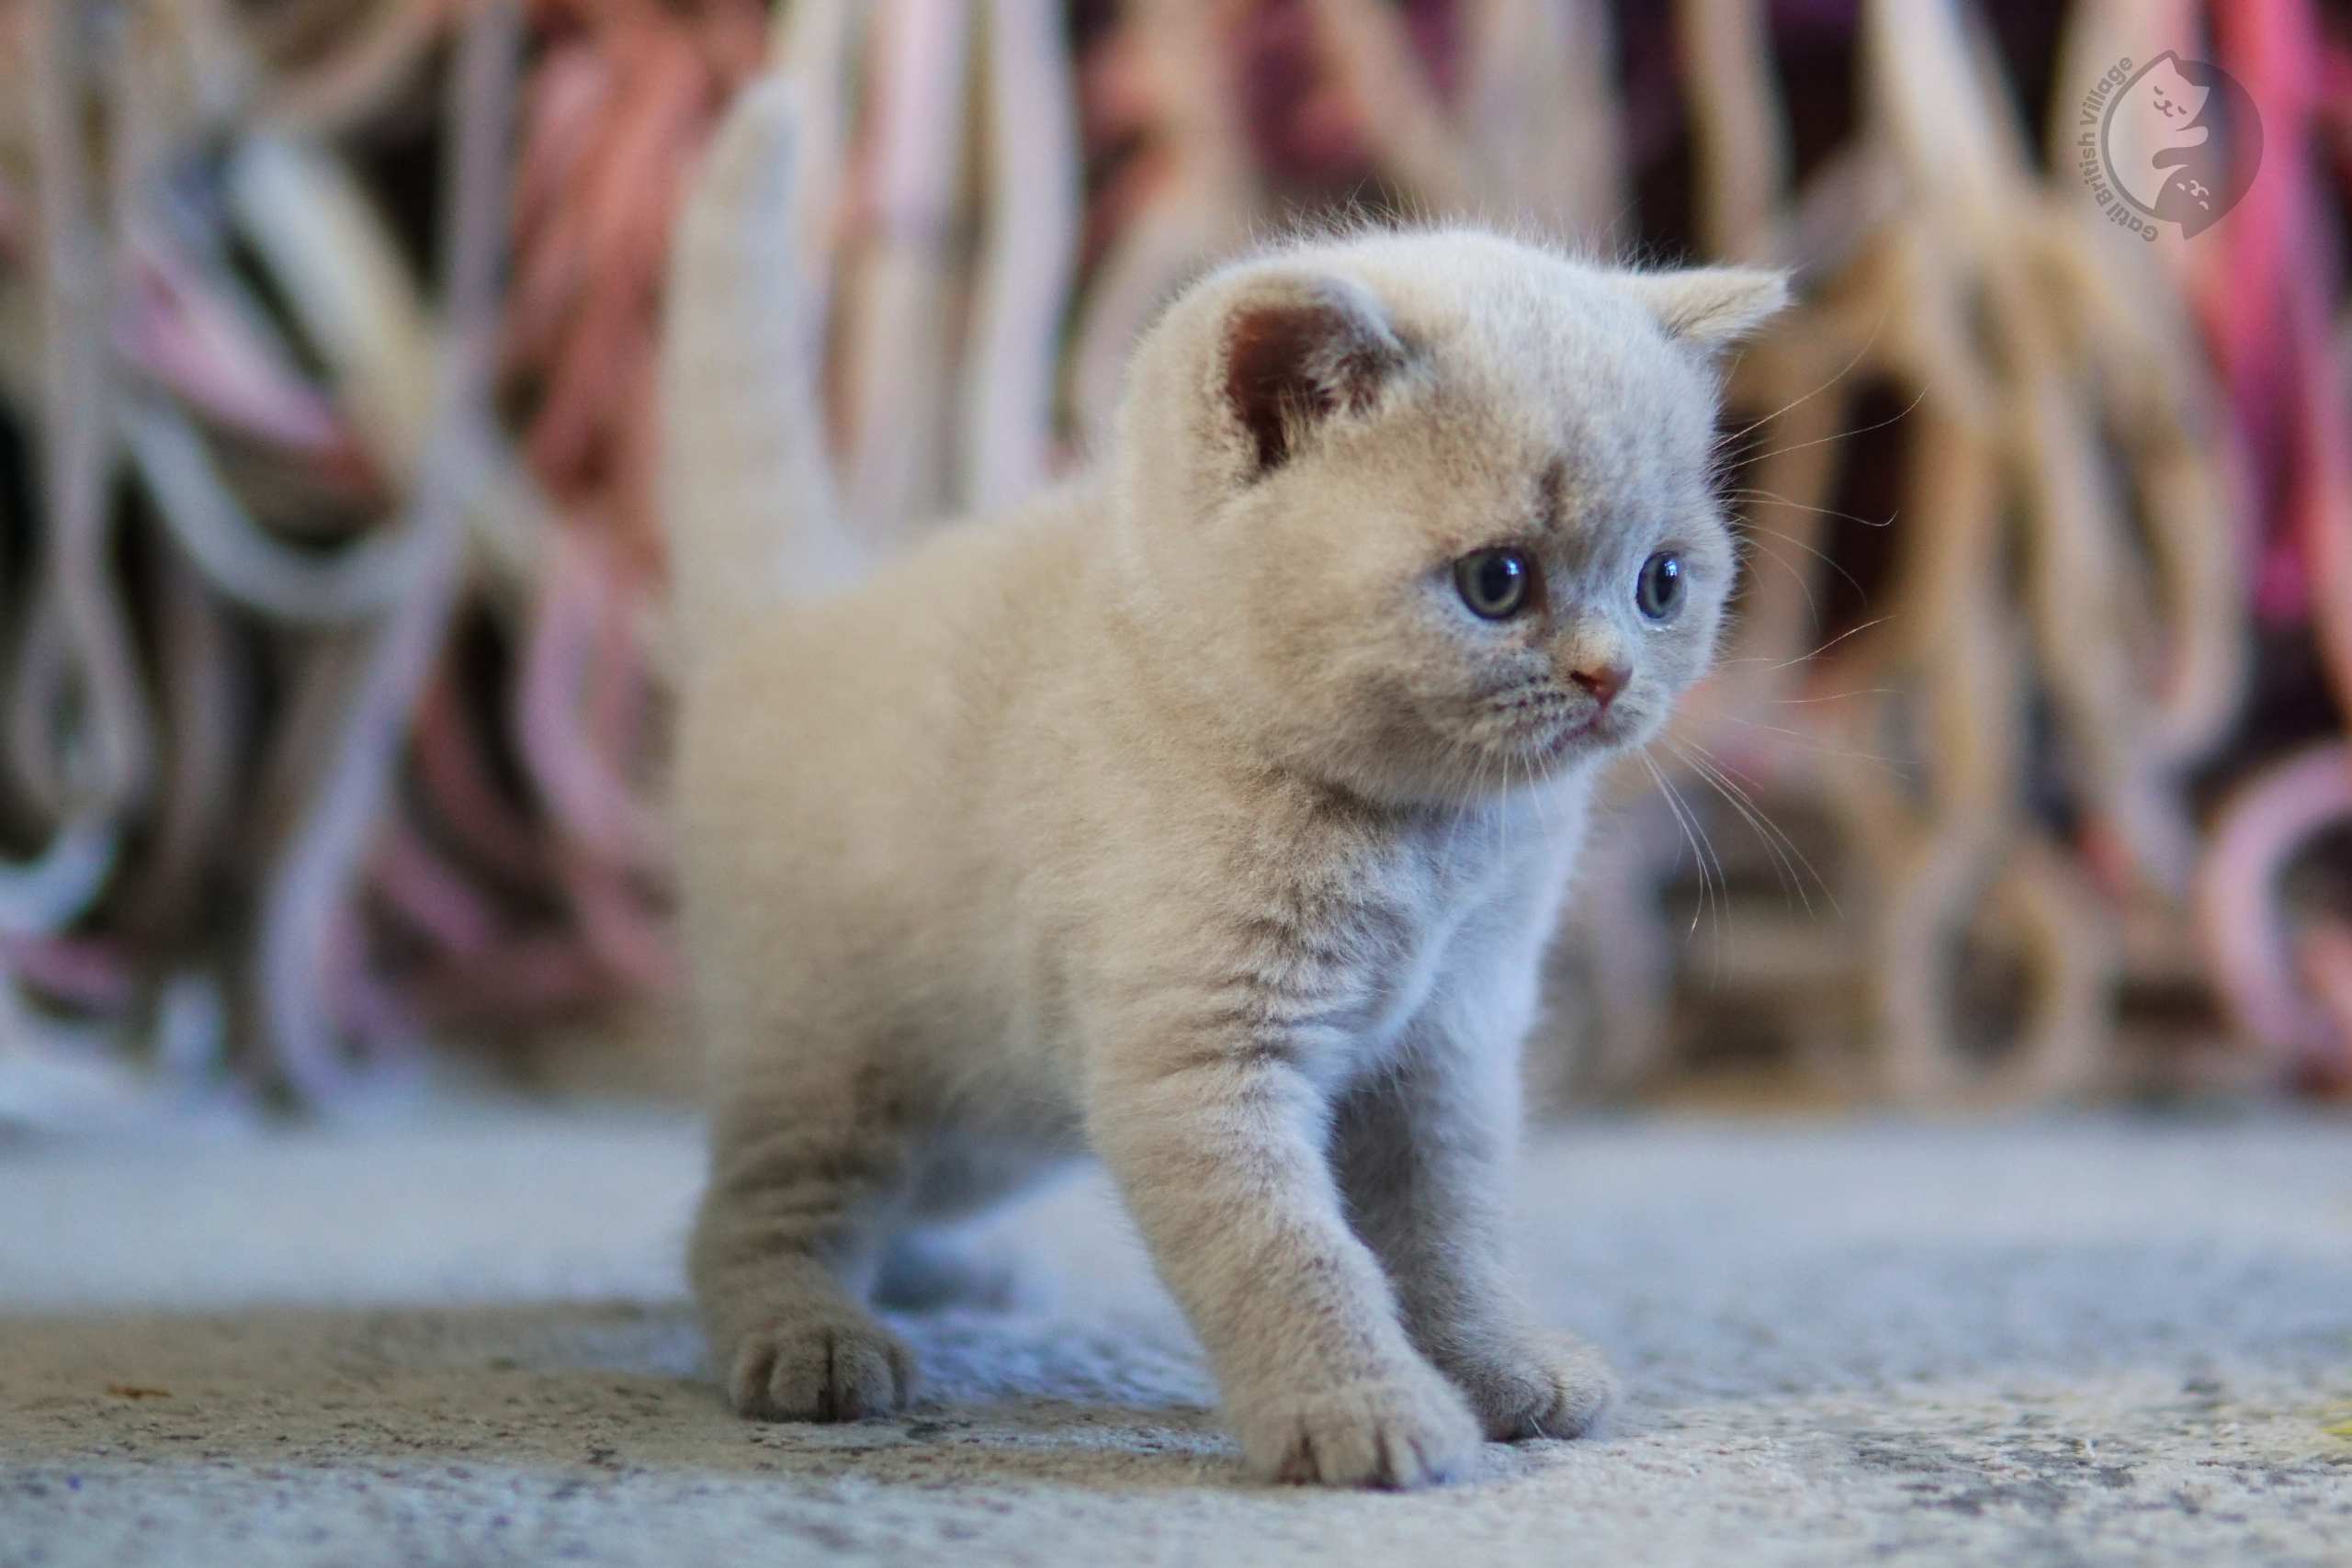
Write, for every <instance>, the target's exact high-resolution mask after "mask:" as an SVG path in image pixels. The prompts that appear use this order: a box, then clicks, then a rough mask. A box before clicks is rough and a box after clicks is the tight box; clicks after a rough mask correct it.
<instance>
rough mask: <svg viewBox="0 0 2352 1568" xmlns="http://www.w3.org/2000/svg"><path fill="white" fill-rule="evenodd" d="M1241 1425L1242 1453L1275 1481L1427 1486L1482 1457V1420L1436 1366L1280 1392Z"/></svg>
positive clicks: (1255, 1468)
mask: <svg viewBox="0 0 2352 1568" xmlns="http://www.w3.org/2000/svg"><path fill="white" fill-rule="evenodd" d="M1240 1426H1241V1434H1240V1435H1241V1450H1242V1454H1243V1456H1244V1458H1246V1459H1247V1460H1248V1461H1249V1464H1250V1469H1251V1470H1252V1471H1253V1472H1256V1473H1257V1474H1258V1475H1260V1476H1261V1477H1263V1478H1264V1479H1267V1480H1270V1481H1290V1482H1299V1483H1319V1484H1322V1485H1326V1486H1389V1487H1410V1486H1427V1485H1430V1484H1432V1483H1437V1482H1442V1481H1452V1480H1453V1479H1455V1478H1456V1477H1458V1476H1461V1475H1464V1474H1466V1473H1467V1472H1469V1470H1470V1469H1471V1467H1472V1466H1473V1465H1475V1464H1476V1462H1477V1459H1478V1442H1479V1439H1478V1423H1477V1420H1476V1417H1474V1416H1472V1415H1471V1413H1470V1410H1469V1407H1468V1406H1467V1405H1465V1404H1464V1403H1463V1401H1462V1396H1461V1395H1460V1394H1459V1393H1456V1392H1454V1389H1453V1385H1452V1384H1450V1383H1448V1382H1446V1381H1445V1380H1444V1379H1442V1378H1441V1377H1439V1376H1437V1375H1436V1374H1435V1373H1434V1372H1430V1373H1427V1374H1425V1375H1419V1376H1413V1377H1402V1378H1396V1379H1390V1380H1384V1381H1382V1382H1359V1383H1347V1384H1343V1385H1341V1386H1340V1387H1338V1388H1333V1389H1326V1390H1322V1391H1320V1392H1317V1393H1301V1394H1294V1395H1290V1396H1287V1397H1284V1398H1277V1399H1274V1400H1272V1401H1269V1402H1267V1403H1265V1404H1262V1405H1261V1406H1260V1407H1259V1408H1258V1409H1256V1410H1255V1411H1253V1412H1251V1414H1250V1416H1249V1418H1247V1419H1245V1420H1243V1421H1242V1422H1241V1423H1240Z"/></svg>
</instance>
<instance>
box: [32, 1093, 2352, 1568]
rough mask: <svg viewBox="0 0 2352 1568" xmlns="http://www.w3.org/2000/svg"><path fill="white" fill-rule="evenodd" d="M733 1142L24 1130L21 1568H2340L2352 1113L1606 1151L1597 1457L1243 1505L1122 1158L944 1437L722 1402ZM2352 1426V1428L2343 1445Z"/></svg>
mask: <svg viewBox="0 0 2352 1568" xmlns="http://www.w3.org/2000/svg"><path fill="white" fill-rule="evenodd" d="M696 1174H697V1170H696V1152H695V1134H694V1131H693V1129H692V1128H691V1127H689V1126H687V1125H685V1124H684V1123H681V1122H670V1121H662V1120H655V1119H649V1118H628V1117H618V1116H613V1115H600V1116H556V1115H552V1114H544V1113H543V1114H530V1115H526V1114H520V1113H515V1114H495V1115H494V1114H491V1113H487V1112H468V1113H464V1114H452V1115H444V1116H441V1117H438V1118H436V1119H433V1120H431V1121H428V1122H424V1123H422V1124H414V1125H409V1126H404V1127H398V1128H393V1127H385V1128H379V1129H376V1130H372V1131H365V1132H358V1133H343V1134H334V1135H329V1134H301V1135H289V1136H286V1137H282V1138H277V1139H268V1140H260V1141H254V1140H244V1141H237V1142H213V1143H201V1142H186V1141H170V1140H160V1141H159V1140H156V1139H152V1138H150V1139H144V1140H138V1141H131V1140H127V1139H124V1138H120V1137H116V1138H113V1139H110V1140H104V1141H99V1142H96V1143H92V1142H82V1143H75V1144H66V1145H57V1144H47V1145H44V1144H26V1143H18V1144H13V1145H6V1144H0V1565H6V1568H17V1565H20V1564H27V1565H28V1564H44V1565H46V1564H85V1563H87V1564H106V1565H108V1568H116V1565H127V1564H136V1563H147V1562H153V1563H173V1564H183V1563H186V1564H221V1565H229V1564H235V1565H238V1568H246V1565H253V1568H271V1565H275V1564H281V1563H318V1564H327V1563H332V1564H335V1565H337V1568H346V1565H348V1568H372V1565H375V1564H385V1565H391V1564H410V1563H428V1562H430V1563H468V1564H470V1563H484V1564H489V1563H538V1562H589V1563H644V1564H655V1565H662V1568H670V1565H685V1564H695V1563H701V1562H726V1563H729V1564H753V1563H768V1562H775V1563H800V1562H909V1563H946V1562H953V1563H957V1564H967V1563H991V1562H1009V1563H1010V1562H1023V1563H1038V1564H1062V1563H1073V1564H1085V1565H1087V1568H1113V1565H1119V1568H1125V1565H1126V1564H1154V1563H1177V1562H1200V1563H1204V1564H1218V1565H1223V1564H1254V1563H1269V1564H1271V1563H1285V1564H1287V1563H1317V1562H1331V1563H1344V1564H1346V1565H1347V1568H1386V1565H1389V1564H1403V1563H1432V1564H1435V1563H1447V1564H1452V1563H1475V1562H1546V1563H1548V1562H1563V1563H1566V1562H1593V1563H1659V1564H1680V1563H1700V1562H1704V1563H1708V1564H1711V1565H1713V1564H1725V1563H1751V1562H1755V1563H1789V1564H1804V1565H1807V1568H1811V1565H1815V1564H1842V1563H1861V1562H1940V1561H1954V1562H1963V1561H1964V1562H1998V1563H2004V1564H2041V1563H2050V1564H2074V1563H2109V1562H2115V1563H2124V1562H2181V1563H2258V1562H2297V1563H2352V1436H2347V1435H2346V1433H2352V1426H2345V1425H2343V1424H2344V1423H2346V1418H2347V1417H2352V1125H2344V1124H2335V1125H2331V1124H2327V1123H2322V1122H2283V1121H2257V1122H2233V1123H2220V1124H2214V1123H2207V1124H2180V1123H2138V1122H2123V1121H2115V1120H2102V1121H2087V1122H2085V1121H2075V1122H2049V1123H2031V1124H2008V1125H2002V1126H1996V1127H1972V1128H1948V1127H1921V1126H1908V1125H1901V1124H1889V1123H1863V1124H1831V1123H1823V1124H1815V1125H1806V1126H1774V1127H1767V1128H1758V1127H1756V1126H1752V1125H1750V1126H1733V1125H1711V1124H1705V1123H1699V1122H1619V1123H1598V1124H1589V1125H1583V1126H1579V1127H1575V1128H1572V1129H1569V1130H1566V1131H1565V1132H1562V1133H1557V1134H1551V1135H1548V1136H1547V1137H1546V1138H1545V1139H1544V1140H1543V1141H1541V1142H1540V1143H1539V1144H1538V1145H1536V1146H1535V1147H1534V1149H1533V1150H1532V1155H1531V1157H1530V1159H1529V1162H1528V1167H1527V1169H1526V1171H1525V1174H1524V1177H1523V1193H1522V1206H1523V1208H1524V1209H1525V1211H1526V1213H1527V1224H1526V1243H1525V1265H1526V1272H1527V1276H1528V1280H1529V1285H1530V1290H1531V1293H1532V1296H1533V1297H1534V1299H1535V1300H1536V1301H1537V1302H1538V1303H1541V1309H1542V1312H1543V1314H1544V1316H1545V1317H1546V1318H1548V1319H1550V1320H1552V1321H1555V1322H1557V1323H1559V1324H1561V1325H1572V1326H1575V1327H1577V1328H1579V1329H1581V1330H1583V1331H1585V1332H1586V1333H1588V1334H1589V1335H1591V1336H1592V1337H1595V1338H1597V1339H1598V1340H1600V1342H1601V1343H1602V1344H1603V1345H1604V1346H1605V1347H1606V1348H1608V1349H1609V1350H1610V1351H1611V1354H1612V1355H1613V1356H1615V1357H1616V1359H1617V1360H1618V1364H1619V1366H1620V1368H1621V1369H1622V1370H1623V1372H1624V1374H1625V1377H1626V1382H1627V1384H1628V1387H1629V1389H1630V1391H1631V1398H1630V1399H1629V1401H1628V1403H1627V1404H1626V1406H1625V1408H1624V1409H1623V1411H1622V1412H1621V1413H1620V1415H1619V1416H1617V1417H1616V1418H1615V1419H1614V1421H1613V1422H1612V1424H1611V1427H1609V1429H1608V1430H1607V1432H1606V1433H1605V1434H1604V1435H1603V1436H1602V1437H1601V1438H1599V1439H1596V1440H1589V1441H1585V1442H1579V1443H1536V1444H1530V1445H1527V1446H1524V1447H1521V1448H1515V1449H1512V1448H1503V1447H1499V1446H1495V1447H1490V1448H1489V1449H1488V1450H1487V1460H1486V1464H1485V1468H1484V1470H1483V1471H1482V1472H1481V1473H1480V1474H1479V1475H1478V1476H1477V1478H1476V1479H1475V1480H1474V1481H1472V1482H1469V1483H1464V1484H1460V1485H1456V1486H1453V1487H1449V1488H1446V1489H1443V1490H1441V1491H1437V1492H1432V1493H1425V1494H1419V1495H1404V1496H1399V1495H1362V1494H1345V1495H1342V1494H1329V1493H1314V1492H1306V1491H1297V1490H1290V1489H1282V1488H1267V1487H1259V1486H1254V1485H1251V1484H1249V1483H1247V1482H1245V1481H1244V1480H1243V1478H1242V1477H1241V1475H1240V1473H1239V1471H1238V1466H1237V1464H1236V1461H1235V1459H1234V1454H1233V1450H1232V1449H1231V1447H1230V1446H1229V1445H1228V1443H1227V1440H1226V1439H1225V1438H1224V1437H1223V1436H1222V1435H1221V1433H1220V1432H1219V1430H1218V1427H1217V1425H1216V1419H1215V1416H1214V1413H1213V1411H1212V1410H1211V1409H1210V1408H1209V1407H1208V1401H1209V1397H1210V1391H1209V1389H1208V1387H1207V1386H1206V1384H1205V1382H1204V1380H1203V1377H1202V1373H1201V1371H1200V1369H1199V1364H1198V1361H1197V1359H1196V1355H1195V1353H1194V1351H1193V1348H1192V1347H1191V1344H1190V1342H1189V1340H1188V1339H1187V1338H1186V1337H1185V1335H1184V1332H1183V1330H1182V1326H1181V1325H1179V1324H1178V1323H1177V1321H1176V1320H1175V1318H1174V1315H1173V1314H1172V1310H1171V1309H1170V1306H1169V1304H1168V1303H1167V1300H1166V1298H1165V1297H1164V1296H1163V1295H1162V1294H1161V1293H1160V1292H1159V1289H1158V1287H1157V1286H1156V1285H1155V1284H1154V1283H1153V1282H1152V1281H1151V1279H1150V1276H1149V1273H1148V1270H1147V1269H1146V1268H1145V1267H1144V1265H1143V1262H1142V1260H1141V1258H1140V1255H1139V1254H1138V1252H1137V1250H1136V1247H1135V1244H1134V1242H1133V1239H1132V1237H1131V1235H1129V1233H1128V1232H1127V1231H1126V1230H1125V1226H1124V1224H1123V1223H1122V1222H1121V1221H1120V1220H1119V1218H1118V1217H1117V1215H1116V1213H1115V1212H1114V1209H1113V1208H1112V1206H1111V1204H1110V1202H1109V1200H1108V1198H1107V1196H1106V1194H1105V1192H1104V1191H1103V1189H1102V1188H1101V1186H1100V1185H1099V1184H1098V1182H1097V1181H1096V1180H1095V1179H1093V1178H1092V1177H1091V1176H1088V1175H1083V1174H1081V1175H1080V1176H1079V1177H1078V1178H1076V1179H1073V1180H1072V1181H1071V1182H1069V1184H1067V1185H1065V1186H1063V1187H1062V1188H1060V1189H1057V1190H1055V1191H1053V1192H1051V1193H1049V1194H1047V1195H1046V1196H1045V1197H1044V1198H1042V1199H1040V1200H1038V1201H1034V1202H1031V1203H1029V1204H1028V1205H1026V1206H1024V1207H1023V1208H1022V1209H1020V1210H1017V1211H1015V1212H1013V1213H1009V1214H1007V1215H1006V1216H1004V1217H1002V1218H1001V1220H999V1221H997V1222H995V1223H994V1224H992V1226H991V1228H990V1229H989V1231H988V1232H986V1233H985V1234H984V1235H981V1236H980V1237H979V1238H978V1241H979V1245H980V1246H981V1247H983V1248H985V1249H988V1250H992V1251H995V1252H997V1253H1000V1254H1001V1255H1002V1256H1004V1257H1006V1258H1017V1259H1018V1260H1019V1262H1020V1265H1021V1269H1022V1279H1023V1286H1022V1301H1021V1303H1020V1304H1019V1305H1017V1306H1015V1307H1013V1308H1012V1309H1010V1310H1007V1311H1002V1312H981V1311H977V1310H971V1309H962V1310H957V1311H953V1312H948V1313H944V1314H933V1315H928V1316H916V1317H903V1318H900V1319H899V1320H898V1321H899V1326H900V1327H901V1328H902V1329H903V1330H904V1331H905V1332H906V1333H907V1335H908V1336H909V1337H910V1339H911V1340H912V1341H913V1342H914V1343H915V1344H916V1346H917V1348H919V1350H920V1352H921V1353H922V1357H923V1359H924V1361H925V1365H926V1370H927V1372H928V1374H929V1377H930V1396H929V1398H928V1399H927V1401H926V1403H925V1404H923V1405H922V1407H920V1408H918V1409H916V1410H915V1411H913V1412H911V1413H910V1415H909V1416H906V1417H904V1418H902V1419H898V1420H893V1421H888V1422H876V1423H871V1424H866V1425H861V1426H855V1427H831V1428H818V1427H756V1426H751V1425H746V1424H744V1423H741V1422H739V1421H737V1420H735V1419H734V1418H733V1417H731V1416H729V1415H727V1414H726V1413H725V1412H724V1411H723V1410H722V1409H721V1408H720V1406H719V1404H718V1397H717V1395H716V1393H715V1392H714V1390H713V1389H712V1388H711V1387H710V1386H709V1385H708V1384H707V1383H706V1382H703V1381H702V1380H701V1377H700V1375H699V1357H700V1347H699V1344H698V1342H697V1340H696V1337H695V1332H694V1330H693V1327H692V1325H691V1324H690V1322H689V1320H688V1318H687V1315H686V1314H685V1313H684V1310H683V1308H682V1306H681V1303H680V1283H679V1278H678V1269H677V1261H676V1259H677V1253H678V1247H679V1242H680V1239H681V1235H682V1233H683V1229H684V1216H685V1212H686V1207H687V1205H688V1203H689V1202H690V1201H691V1198H692V1194H693V1190H694V1186H695V1178H696ZM2338 1427H2341V1429H2340V1430H2337V1429H2333V1428H2338Z"/></svg>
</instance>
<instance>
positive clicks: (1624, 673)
mask: <svg viewBox="0 0 2352 1568" xmlns="http://www.w3.org/2000/svg"><path fill="white" fill-rule="evenodd" d="M1633 673H1634V672H1633V671H1631V670H1628V669H1626V668H1625V667H1624V666H1623V664H1604V665H1602V666H1601V667H1600V669H1598V670H1571V671H1568V679H1569V680H1571V681H1574V682H1576V683H1577V685H1579V686H1582V687H1583V688H1584V689H1585V690H1586V691H1588V692H1590V693H1591V694H1592V700H1593V701H1594V702H1597V703H1599V704H1600V705H1601V707H1602V708H1604V709H1606V708H1607V707H1608V706H1609V705H1610V703H1611V701H1612V700H1613V699H1614V698H1615V697H1616V695H1617V694H1618V693H1620V692H1622V691H1623V690H1624V689H1625V682H1626V681H1627V680H1629V679H1630V678H1631V677H1632V676H1633Z"/></svg>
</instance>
